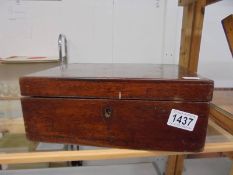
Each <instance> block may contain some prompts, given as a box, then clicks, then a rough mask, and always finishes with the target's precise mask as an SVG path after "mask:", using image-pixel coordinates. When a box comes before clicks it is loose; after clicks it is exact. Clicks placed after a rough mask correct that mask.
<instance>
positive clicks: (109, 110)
mask: <svg viewBox="0 0 233 175" xmlns="http://www.w3.org/2000/svg"><path fill="white" fill-rule="evenodd" d="M111 116H112V108H111V107H106V108H105V109H104V117H105V118H110V117H111Z"/></svg>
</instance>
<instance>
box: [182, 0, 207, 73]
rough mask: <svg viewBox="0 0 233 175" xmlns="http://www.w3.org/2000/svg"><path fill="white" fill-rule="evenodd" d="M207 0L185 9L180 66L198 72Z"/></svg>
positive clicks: (199, 0)
mask: <svg viewBox="0 0 233 175" xmlns="http://www.w3.org/2000/svg"><path fill="white" fill-rule="evenodd" d="M205 5H206V0H197V1H196V2H195V3H191V4H189V5H188V6H185V7H184V14H183V24H182V35H181V49H180V60H179V65H181V66H182V67H184V68H187V69H188V70H190V71H191V72H197V68H198V60H199V52H200V44H201V36H202V27H203V20H204V12H205Z"/></svg>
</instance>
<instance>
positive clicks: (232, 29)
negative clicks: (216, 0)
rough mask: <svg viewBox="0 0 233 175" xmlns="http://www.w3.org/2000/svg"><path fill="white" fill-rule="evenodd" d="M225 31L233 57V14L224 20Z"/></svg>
mask: <svg viewBox="0 0 233 175" xmlns="http://www.w3.org/2000/svg"><path fill="white" fill-rule="evenodd" d="M222 25H223V29H224V32H225V34H226V37H227V41H228V45H229V48H230V51H231V54H232V57H233V14H231V15H229V16H227V17H226V18H225V19H223V20H222Z"/></svg>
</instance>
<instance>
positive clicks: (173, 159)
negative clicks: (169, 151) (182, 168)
mask: <svg viewBox="0 0 233 175" xmlns="http://www.w3.org/2000/svg"><path fill="white" fill-rule="evenodd" d="M176 164H177V156H168V160H167V166H166V173H165V174H166V175H174V174H175V171H176Z"/></svg>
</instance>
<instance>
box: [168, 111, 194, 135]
mask: <svg viewBox="0 0 233 175" xmlns="http://www.w3.org/2000/svg"><path fill="white" fill-rule="evenodd" d="M197 119H198V116H197V115H195V114H190V113H188V112H183V111H179V110H176V109H172V111H171V113H170V115H169V118H168V121H167V125H169V126H173V127H176V128H180V129H184V130H188V131H193V129H194V127H195V125H196V122H197Z"/></svg>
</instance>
